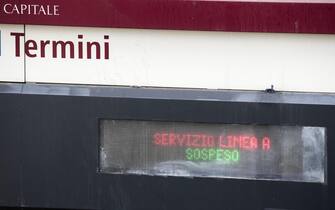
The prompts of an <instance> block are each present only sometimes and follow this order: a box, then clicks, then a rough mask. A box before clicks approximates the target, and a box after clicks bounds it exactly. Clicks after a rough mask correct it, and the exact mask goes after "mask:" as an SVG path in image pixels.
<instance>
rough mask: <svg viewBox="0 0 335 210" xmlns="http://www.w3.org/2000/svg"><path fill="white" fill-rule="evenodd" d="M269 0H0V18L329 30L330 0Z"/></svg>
mask: <svg viewBox="0 0 335 210" xmlns="http://www.w3.org/2000/svg"><path fill="white" fill-rule="evenodd" d="M265 1H266V0H265ZM274 1H275V2H264V0H262V1H258V2H255V0H250V2H244V1H243V2H242V1H236V0H233V1H208V0H205V1H199V0H189V1H180V0H96V1H92V0H71V1H70V0H53V1H46V0H4V1H1V2H0V6H1V11H0V23H12V24H38V25H60V26H89V27H91V26H92V27H121V28H147V29H184V30H209V31H236V32H288V33H322V34H324V33H329V34H334V33H335V21H334V20H335V3H331V1H330V0H292V1H294V2H287V1H288V0H282V1H280V2H278V0H274ZM9 4H10V5H9ZM34 5H35V6H34ZM36 5H37V6H36ZM15 6H16V7H15ZM55 6H56V7H55ZM28 9H29V10H28Z"/></svg>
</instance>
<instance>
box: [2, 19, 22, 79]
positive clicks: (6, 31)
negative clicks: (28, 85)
mask: <svg viewBox="0 0 335 210" xmlns="http://www.w3.org/2000/svg"><path fill="white" fill-rule="evenodd" d="M23 30H24V29H23V26H22V25H4V24H0V33H1V37H0V42H1V43H0V46H1V55H0V81H7V82H24V57H21V58H17V57H15V48H14V43H15V40H14V39H12V38H11V37H10V32H12V31H15V32H23ZM22 44H23V42H22ZM21 54H23V50H22V51H21Z"/></svg>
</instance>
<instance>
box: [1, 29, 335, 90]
mask: <svg viewBox="0 0 335 210" xmlns="http://www.w3.org/2000/svg"><path fill="white" fill-rule="evenodd" d="M78 34H83V35H84V37H86V40H88V41H93V40H103V35H110V40H111V46H110V55H111V59H110V60H103V59H101V60H94V59H93V60H87V59H82V60H80V59H70V58H68V59H61V58H58V59H55V58H52V57H51V50H50V51H49V52H48V53H47V56H46V58H30V57H26V76H27V81H28V82H44V83H73V84H101V85H126V86H159V87H183V88H211V89H216V88H219V89H244V90H264V89H265V88H268V87H270V85H271V84H273V85H274V87H275V89H277V90H285V91H306V92H335V82H333V78H335V35H306V34H272V33H231V32H193V31H192V32H191V31H169V30H139V29H108V28H81V27H54V26H53V27H51V26H31V25H27V26H26V40H28V39H34V40H45V39H50V40H64V41H65V40H74V41H76V40H77V35H78ZM11 39H12V40H13V38H11ZM13 48H14V46H13ZM1 80H3V79H1Z"/></svg>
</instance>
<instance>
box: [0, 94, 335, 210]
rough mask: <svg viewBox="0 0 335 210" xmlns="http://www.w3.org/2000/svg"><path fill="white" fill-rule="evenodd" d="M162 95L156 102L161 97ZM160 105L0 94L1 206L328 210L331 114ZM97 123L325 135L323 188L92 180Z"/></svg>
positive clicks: (314, 108) (254, 105)
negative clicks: (288, 128) (323, 131)
mask: <svg viewBox="0 0 335 210" xmlns="http://www.w3.org/2000/svg"><path fill="white" fill-rule="evenodd" d="M110 91H111V92H113V89H112V88H110ZM183 91H184V92H186V93H187V90H180V92H183ZM161 94H162V96H161V97H164V91H161ZM203 94H204V93H203ZM218 94H219V93H218ZM161 97H159V96H158V97H156V99H153V98H151V99H144V98H127V97H124V98H120V97H97V96H91V97H86V96H56V95H52V94H50V95H34V94H18V93H0V186H1V187H0V205H1V206H17V207H52V208H73V209H74V208H75V209H116V210H120V209H127V210H132V209H174V210H176V209H231V210H240V209H241V210H242V209H248V210H264V209H266V208H268V209H271V208H272V209H290V210H315V209H318V210H330V209H335V201H334V199H332V198H333V197H334V196H335V184H334V180H335V169H334V167H332V166H333V165H334V161H335V155H334V153H332V152H331V151H332V150H334V149H335V144H334V141H333V138H334V136H335V120H334V116H335V106H334V105H316V104H314V105H311V104H310V105H309V104H284V103H258V102H255V101H252V100H250V102H231V101H230V102H228V101H226V102H225V101H220V100H218V101H210V100H202V101H198V100H191V99H189V100H175V99H167V98H166V99H161ZM271 97H273V96H271ZM317 99H318V98H317V97H315V100H317ZM101 118H110V119H113V118H117V119H141V120H168V121H188V122H212V123H242V124H269V125H302V126H325V127H326V128H327V136H328V166H329V167H328V184H327V185H322V184H311V183H295V182H275V181H252V180H236V179H234V180H232V179H212V178H211V179H209V178H178V177H153V176H135V175H110V174H100V173H99V172H98V158H99V153H98V147H99V138H98V137H99V129H98V128H99V127H98V119H101Z"/></svg>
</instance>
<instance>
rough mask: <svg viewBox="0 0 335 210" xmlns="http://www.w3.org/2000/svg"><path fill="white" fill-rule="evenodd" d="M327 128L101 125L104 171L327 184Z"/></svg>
mask: <svg viewBox="0 0 335 210" xmlns="http://www.w3.org/2000/svg"><path fill="white" fill-rule="evenodd" d="M325 141H326V140H325V128H322V127H301V126H258V125H227V124H207V123H184V122H155V121H131V120H102V121H101V154H100V156H101V163H100V164H101V171H102V172H106V173H118V174H120V173H121V174H146V175H163V176H183V177H229V178H241V179H262V180H284V181H300V182H317V183H325V168H326V158H325V155H326V154H325V147H326V144H325V143H326V142H325Z"/></svg>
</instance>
